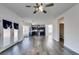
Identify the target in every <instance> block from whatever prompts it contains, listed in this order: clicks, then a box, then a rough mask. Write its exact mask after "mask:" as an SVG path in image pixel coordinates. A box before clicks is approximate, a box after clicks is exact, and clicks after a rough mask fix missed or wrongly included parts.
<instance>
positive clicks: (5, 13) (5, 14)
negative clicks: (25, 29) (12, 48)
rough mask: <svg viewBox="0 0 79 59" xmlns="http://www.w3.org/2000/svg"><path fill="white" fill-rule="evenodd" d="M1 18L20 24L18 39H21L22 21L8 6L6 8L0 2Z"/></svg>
mask: <svg viewBox="0 0 79 59" xmlns="http://www.w3.org/2000/svg"><path fill="white" fill-rule="evenodd" d="M2 19H5V20H8V21H11V22H16V23H19V25H20V31H19V37H20V38H19V39H22V25H23V23H22V21H21V20H22V19H21V18H20V17H19V16H18V15H17V14H16V13H14V12H12V11H11V10H9V9H8V8H6V7H4V6H2V5H1V4H0V20H2ZM1 35H2V34H1Z"/></svg>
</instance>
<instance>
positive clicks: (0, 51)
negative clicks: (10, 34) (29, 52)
mask: <svg viewBox="0 0 79 59" xmlns="http://www.w3.org/2000/svg"><path fill="white" fill-rule="evenodd" d="M21 41H22V40H20V41H17V42H15V43H12V44H10V45H8V46H6V47H3V48H1V49H0V53H2V52H3V51H5V50H7V49H9V48H10V47H12V46H14V45H16V44H17V43H19V42H21Z"/></svg>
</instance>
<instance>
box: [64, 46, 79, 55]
mask: <svg viewBox="0 0 79 59" xmlns="http://www.w3.org/2000/svg"><path fill="white" fill-rule="evenodd" d="M64 49H66V50H68V51H69V52H71V53H72V55H79V53H77V52H75V51H73V50H71V49H69V48H68V47H66V46H64Z"/></svg>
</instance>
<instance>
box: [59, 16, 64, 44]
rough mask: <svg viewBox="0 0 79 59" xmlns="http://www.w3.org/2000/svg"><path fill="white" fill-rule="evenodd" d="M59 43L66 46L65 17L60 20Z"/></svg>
mask: <svg viewBox="0 0 79 59" xmlns="http://www.w3.org/2000/svg"><path fill="white" fill-rule="evenodd" d="M59 42H60V43H61V44H62V45H64V17H62V18H60V19H59Z"/></svg>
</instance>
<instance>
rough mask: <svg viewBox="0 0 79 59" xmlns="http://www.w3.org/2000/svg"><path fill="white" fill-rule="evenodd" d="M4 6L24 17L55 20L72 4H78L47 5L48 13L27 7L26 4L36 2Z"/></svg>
mask: <svg viewBox="0 0 79 59" xmlns="http://www.w3.org/2000/svg"><path fill="white" fill-rule="evenodd" d="M2 5H3V6H5V7H7V8H8V9H10V10H12V11H13V12H15V13H16V14H17V15H19V16H20V17H22V18H24V19H30V20H32V21H40V20H43V21H44V22H45V21H47V22H48V20H53V19H55V18H56V17H58V16H59V15H61V14H62V13H64V12H65V11H67V10H68V9H70V8H71V7H72V6H74V5H76V4H75V3H55V4H54V6H53V7H47V8H45V10H46V11H47V14H44V13H40V12H37V13H36V14H33V11H34V8H27V7H25V6H26V5H34V3H2Z"/></svg>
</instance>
